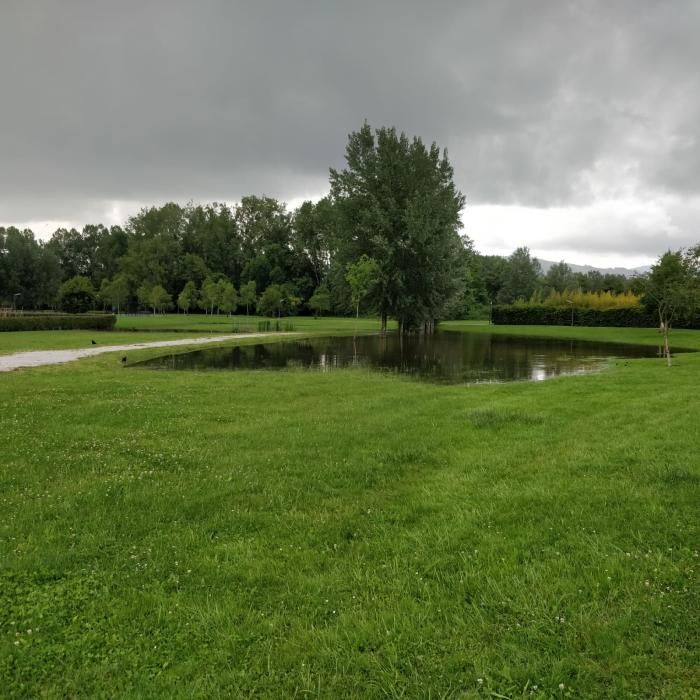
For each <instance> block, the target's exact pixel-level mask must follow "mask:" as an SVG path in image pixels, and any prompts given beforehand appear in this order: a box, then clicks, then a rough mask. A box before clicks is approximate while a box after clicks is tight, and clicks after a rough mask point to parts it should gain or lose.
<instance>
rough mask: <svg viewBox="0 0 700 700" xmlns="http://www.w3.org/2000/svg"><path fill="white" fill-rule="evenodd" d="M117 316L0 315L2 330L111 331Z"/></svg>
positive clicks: (0, 330) (0, 327)
mask: <svg viewBox="0 0 700 700" xmlns="http://www.w3.org/2000/svg"><path fill="white" fill-rule="evenodd" d="M116 322H117V317H116V316H114V315H112V314H30V315H26V316H3V317H0V332H2V331H67V330H93V331H111V330H112V329H113V328H114V324H115V323H116Z"/></svg>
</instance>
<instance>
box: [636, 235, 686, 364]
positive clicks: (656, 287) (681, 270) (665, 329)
mask: <svg viewBox="0 0 700 700" xmlns="http://www.w3.org/2000/svg"><path fill="white" fill-rule="evenodd" d="M644 302H645V305H646V307H647V308H648V309H653V310H654V311H655V313H656V315H657V318H658V321H659V326H660V330H661V332H662V333H663V336H664V349H665V355H666V358H667V362H668V365H669V367H670V366H671V349H670V346H669V332H670V329H671V325H672V324H674V323H676V322H678V321H680V322H685V324H686V325H687V324H688V323H693V321H694V320H695V319H696V318H697V317H698V313H699V312H700V246H698V247H696V248H694V249H690V250H688V251H686V252H685V253H683V251H677V252H675V253H672V252H671V251H668V252H667V253H665V254H664V255H662V256H661V257H660V258H659V260H658V262H657V263H656V265H654V266H653V267H652V269H651V273H650V274H649V278H648V280H647V284H646V289H645V293H644Z"/></svg>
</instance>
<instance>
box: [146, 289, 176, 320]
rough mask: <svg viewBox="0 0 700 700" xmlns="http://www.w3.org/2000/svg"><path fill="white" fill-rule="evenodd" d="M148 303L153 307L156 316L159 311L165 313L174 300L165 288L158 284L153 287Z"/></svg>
mask: <svg viewBox="0 0 700 700" xmlns="http://www.w3.org/2000/svg"><path fill="white" fill-rule="evenodd" d="M148 303H149V304H150V305H151V306H152V307H153V313H154V314H155V313H157V312H158V311H160V312H161V313H163V312H165V310H166V309H168V308H169V307H170V306H171V305H172V303H173V299H172V297H171V296H170V294H169V293H168V290H167V289H165V287H163V286H161V285H160V284H156V285H154V286H153V287H151V291H150V293H149V295H148Z"/></svg>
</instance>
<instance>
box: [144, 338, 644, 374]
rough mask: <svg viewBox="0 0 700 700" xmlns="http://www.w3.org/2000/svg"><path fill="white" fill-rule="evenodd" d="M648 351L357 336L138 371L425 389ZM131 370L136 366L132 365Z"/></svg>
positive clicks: (217, 352) (170, 361)
mask: <svg viewBox="0 0 700 700" xmlns="http://www.w3.org/2000/svg"><path fill="white" fill-rule="evenodd" d="M656 355H657V349H656V348H654V347H646V346H638V345H626V344H612V343H594V342H586V341H570V340H556V339H551V338H547V339H545V338H531V337H523V336H508V335H496V334H493V335H492V334H490V333H458V332H449V331H447V332H438V333H435V334H433V335H414V336H404V337H403V338H402V337H400V336H398V335H396V334H388V335H363V336H357V337H352V336H333V337H324V338H310V339H306V340H293V341H284V342H279V343H260V344H257V345H247V346H242V347H223V348H211V349H206V350H196V351H193V352H187V353H180V354H170V355H164V356H161V357H156V358H153V359H150V360H147V361H145V362H141V363H137V365H138V366H141V367H148V368H152V369H169V370H261V369H262V370H284V369H298V368H303V369H309V370H316V371H322V372H330V371H333V370H336V369H339V368H347V367H359V368H365V369H369V370H376V371H381V372H386V373H395V374H400V375H407V376H411V377H415V378H417V379H422V380H427V381H431V382H439V383H447V384H461V383H478V382H506V381H517V380H542V379H547V378H549V377H554V376H558V375H567V374H569V375H570V374H582V373H586V372H593V371H596V370H598V369H601V368H602V367H603V366H604V364H605V363H606V362H607V361H608V360H610V359H611V358H640V357H655V356H656ZM137 365H134V366H137Z"/></svg>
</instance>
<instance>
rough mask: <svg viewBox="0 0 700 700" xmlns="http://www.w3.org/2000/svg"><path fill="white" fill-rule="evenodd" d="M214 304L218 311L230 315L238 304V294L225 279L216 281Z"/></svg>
mask: <svg viewBox="0 0 700 700" xmlns="http://www.w3.org/2000/svg"><path fill="white" fill-rule="evenodd" d="M216 288H217V289H216V306H217V309H218V311H223V312H224V313H227V314H229V315H231V312H233V311H235V309H236V306H238V294H236V288H235V287H234V286H233V285H232V284H231V282H229V281H228V280H226V279H221V280H219V281H218V282H217V283H216Z"/></svg>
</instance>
